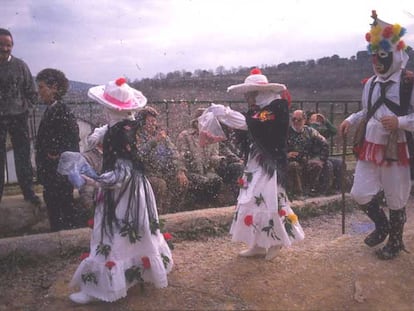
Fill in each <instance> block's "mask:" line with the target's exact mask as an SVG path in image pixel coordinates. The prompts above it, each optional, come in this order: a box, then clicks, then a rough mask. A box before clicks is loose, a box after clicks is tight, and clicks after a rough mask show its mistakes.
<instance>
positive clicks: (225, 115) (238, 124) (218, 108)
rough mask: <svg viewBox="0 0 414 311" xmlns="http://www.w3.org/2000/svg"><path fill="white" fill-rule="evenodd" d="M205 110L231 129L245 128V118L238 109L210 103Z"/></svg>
mask: <svg viewBox="0 0 414 311" xmlns="http://www.w3.org/2000/svg"><path fill="white" fill-rule="evenodd" d="M207 111H209V112H212V113H213V114H214V116H215V117H216V118H217V120H219V122H220V123H223V124H224V125H227V126H228V127H231V128H233V129H238V130H247V124H246V118H245V117H244V115H243V114H242V113H240V112H238V111H235V110H233V109H231V108H230V107H225V106H223V105H216V104H211V106H210V107H209V108H208V109H207Z"/></svg>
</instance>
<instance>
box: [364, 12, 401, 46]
mask: <svg viewBox="0 0 414 311" xmlns="http://www.w3.org/2000/svg"><path fill="white" fill-rule="evenodd" d="M371 17H372V18H373V19H374V21H373V23H372V24H371V31H370V32H368V33H367V34H366V35H365V39H366V40H367V41H368V42H369V44H368V52H369V53H370V54H375V53H377V52H378V51H379V50H384V51H385V52H393V51H401V50H405V49H406V45H405V43H404V41H403V40H401V38H402V37H403V36H404V35H405V33H406V29H405V28H404V27H401V26H400V25H399V24H394V25H391V24H388V23H386V22H384V21H382V20H380V19H379V18H378V16H377V12H376V11H375V10H373V11H372V14H371Z"/></svg>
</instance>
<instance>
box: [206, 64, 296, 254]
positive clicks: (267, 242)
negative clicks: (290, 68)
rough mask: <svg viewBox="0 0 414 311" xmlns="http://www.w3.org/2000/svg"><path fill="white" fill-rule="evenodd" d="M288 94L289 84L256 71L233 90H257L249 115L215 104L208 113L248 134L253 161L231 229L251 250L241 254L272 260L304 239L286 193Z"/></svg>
mask: <svg viewBox="0 0 414 311" xmlns="http://www.w3.org/2000/svg"><path fill="white" fill-rule="evenodd" d="M285 90H286V87H285V86H284V85H282V84H277V83H269V82H268V81H267V78H266V76H264V75H262V74H261V72H260V70H259V69H254V70H252V72H251V75H250V76H248V77H247V78H246V79H245V82H244V83H243V84H239V85H233V86H230V87H229V88H228V91H230V92H234V93H239V94H240V93H241V94H246V93H249V92H257V96H256V99H255V105H251V106H250V107H249V110H248V111H247V113H246V115H243V114H242V113H240V112H237V111H234V110H232V109H230V108H229V107H224V106H222V105H214V104H212V105H211V107H209V108H208V110H207V112H212V113H213V114H214V115H215V117H216V118H217V119H218V120H219V121H220V122H221V123H224V124H225V125H227V126H229V127H231V128H235V129H241V130H245V131H247V133H248V137H249V142H250V146H249V153H248V160H247V163H246V166H245V169H244V173H243V176H242V177H241V178H240V179H239V185H240V193H239V196H238V199H237V206H236V211H235V214H234V218H233V222H232V225H231V229H230V233H231V235H232V240H233V241H238V242H244V243H246V244H247V245H248V246H249V249H248V250H246V251H243V252H241V253H240V256H244V257H248V256H255V255H265V256H266V259H268V260H271V259H273V258H274V257H275V256H276V254H277V250H278V249H279V248H280V247H281V246H290V245H291V244H292V243H293V242H295V241H300V240H302V239H303V238H304V233H303V230H302V227H301V226H300V224H299V222H298V218H297V215H296V214H295V213H294V212H293V210H292V209H291V207H290V202H289V200H288V198H287V196H286V192H285V184H286V165H287V155H286V138H287V131H288V126H289V110H288V102H287V101H286V100H285V99H282V97H281V95H280V93H281V92H283V91H285Z"/></svg>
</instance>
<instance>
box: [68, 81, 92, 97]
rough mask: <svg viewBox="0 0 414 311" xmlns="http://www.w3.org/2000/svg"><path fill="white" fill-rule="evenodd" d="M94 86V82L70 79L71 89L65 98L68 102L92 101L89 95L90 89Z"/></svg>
mask: <svg viewBox="0 0 414 311" xmlns="http://www.w3.org/2000/svg"><path fill="white" fill-rule="evenodd" d="M92 86H94V85H93V84H89V83H84V82H78V81H69V90H68V93H67V94H66V95H65V97H64V100H65V101H68V102H84V101H90V99H89V97H88V95H87V94H88V90H89V89H90V88H91V87H92Z"/></svg>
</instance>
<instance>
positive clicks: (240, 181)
mask: <svg viewBox="0 0 414 311" xmlns="http://www.w3.org/2000/svg"><path fill="white" fill-rule="evenodd" d="M245 183H246V181H245V180H244V179H243V178H242V177H239V178H238V179H237V184H238V185H239V187H240V188H244V187H245V186H246V185H245Z"/></svg>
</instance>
